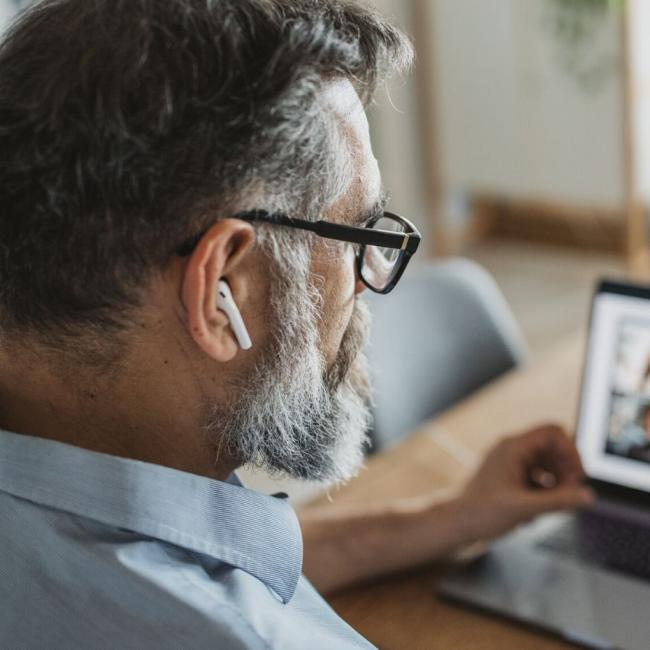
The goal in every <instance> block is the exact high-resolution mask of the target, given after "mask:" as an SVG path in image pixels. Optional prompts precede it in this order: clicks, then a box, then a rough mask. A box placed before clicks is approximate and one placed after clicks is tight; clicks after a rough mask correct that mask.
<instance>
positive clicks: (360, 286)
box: [354, 264, 368, 296]
mask: <svg viewBox="0 0 650 650" xmlns="http://www.w3.org/2000/svg"><path fill="white" fill-rule="evenodd" d="M354 277H355V283H354V293H355V295H357V296H358V295H359V294H360V293H362V292H364V291H365V290H366V289H367V288H368V287H367V286H366V285H365V284H364V282H363V280H362V279H361V278H360V277H359V269H358V268H357V265H356V264H355V265H354Z"/></svg>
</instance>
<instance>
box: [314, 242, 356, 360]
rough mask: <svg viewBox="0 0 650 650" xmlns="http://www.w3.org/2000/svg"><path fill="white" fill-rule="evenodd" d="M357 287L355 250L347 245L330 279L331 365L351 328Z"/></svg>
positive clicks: (327, 330) (327, 347)
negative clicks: (345, 334) (346, 331)
mask: <svg viewBox="0 0 650 650" xmlns="http://www.w3.org/2000/svg"><path fill="white" fill-rule="evenodd" d="M355 286H356V272H355V259H354V250H353V249H352V247H351V246H347V247H346V250H345V252H344V251H341V257H340V258H339V259H338V260H337V263H336V264H332V274H331V276H330V278H329V279H328V285H327V293H326V300H325V303H324V305H323V306H324V318H323V325H324V331H323V332H322V335H323V343H324V349H323V351H324V353H325V356H326V359H327V362H328V364H330V363H332V362H333V361H334V359H335V358H336V355H337V353H338V350H339V348H340V346H341V340H342V339H343V335H344V333H345V330H346V329H347V327H348V325H349V323H350V318H351V316H352V310H353V309H354V297H355Z"/></svg>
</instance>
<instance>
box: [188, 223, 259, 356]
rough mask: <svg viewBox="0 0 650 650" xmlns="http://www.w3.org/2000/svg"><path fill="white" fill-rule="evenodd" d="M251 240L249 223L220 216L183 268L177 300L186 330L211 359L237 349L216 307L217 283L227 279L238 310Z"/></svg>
mask: <svg viewBox="0 0 650 650" xmlns="http://www.w3.org/2000/svg"><path fill="white" fill-rule="evenodd" d="M254 242H255V231H254V229H253V227H252V226H251V225H250V224H249V223H246V222H245V221H241V220H239V219H224V220H222V221H219V222H218V223H216V224H215V225H214V226H212V228H210V230H208V231H207V232H206V233H205V234H204V235H203V237H202V238H201V241H200V242H199V243H198V245H197V246H196V248H195V249H194V252H193V253H192V255H191V256H190V258H189V259H188V261H187V265H186V267H185V272H184V276H183V282H182V290H181V292H182V295H181V299H182V301H183V305H184V307H185V310H186V313H187V323H188V328H189V333H190V335H191V336H192V338H193V339H194V341H195V342H196V344H197V345H198V346H199V347H200V348H201V349H202V350H203V351H204V352H205V353H206V354H208V355H209V356H210V357H212V358H213V359H214V360H215V361H221V362H226V361H230V360H231V359H232V358H233V357H234V356H235V355H236V354H237V352H238V351H239V344H238V343H237V338H236V337H235V335H234V333H233V331H232V329H231V327H230V321H229V320H228V316H226V314H225V313H224V312H223V311H221V310H219V309H217V291H218V283H219V280H221V279H223V278H225V279H227V280H228V284H229V285H230V290H231V292H232V296H233V299H234V300H235V303H236V304H237V305H238V307H239V308H240V309H241V308H242V304H243V303H244V301H245V299H246V296H247V295H248V291H249V288H250V287H249V286H248V285H249V280H248V277H247V276H246V273H243V272H242V271H243V269H242V262H243V261H244V259H245V258H246V256H247V255H248V253H249V252H250V249H251V247H252V246H253V243H254Z"/></svg>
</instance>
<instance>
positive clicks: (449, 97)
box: [0, 0, 650, 415]
mask: <svg viewBox="0 0 650 650" xmlns="http://www.w3.org/2000/svg"><path fill="white" fill-rule="evenodd" d="M372 1H373V2H374V4H375V5H376V6H377V7H378V8H379V9H380V10H381V11H382V12H383V13H384V14H386V15H388V16H389V17H392V18H393V20H394V21H395V22H396V23H398V24H399V25H401V26H402V27H403V28H404V29H405V30H406V31H407V32H408V33H409V34H410V35H411V36H412V38H413V41H414V43H415V48H416V52H417V61H416V66H415V68H414V70H413V72H412V73H411V74H410V75H409V76H408V77H407V78H405V79H395V80H393V81H392V82H391V83H390V84H389V85H388V87H386V88H383V89H381V91H380V92H379V94H378V96H377V99H376V101H375V103H374V104H373V105H372V106H371V107H370V108H369V111H368V112H369V119H370V122H371V129H372V135H373V141H374V146H375V152H376V154H377V157H378V159H379V162H380V166H381V168H382V171H383V178H384V185H385V187H386V189H387V190H388V191H389V193H390V194H391V196H392V198H391V203H390V206H391V209H392V210H393V211H395V212H398V213H402V214H404V215H405V216H407V217H409V218H410V219H412V220H413V221H415V222H416V224H417V225H418V227H419V228H420V229H421V231H422V233H423V235H424V241H423V245H422V247H421V249H420V250H421V253H418V256H417V259H416V262H415V264H416V265H419V266H420V267H421V268H422V267H424V266H426V265H427V264H429V263H432V262H435V261H440V260H445V259H448V258H452V257H458V256H461V257H465V258H469V259H470V260H473V261H475V262H477V263H478V264H480V265H481V266H482V267H483V268H484V269H486V270H487V271H488V272H489V273H490V274H491V275H492V276H493V277H494V278H495V280H496V283H497V285H498V287H499V288H500V290H501V292H502V293H503V295H504V296H505V298H506V301H507V303H508V304H509V306H510V309H511V310H512V312H513V313H514V316H515V319H516V321H517V322H518V323H519V325H520V326H521V330H522V332H523V335H524V339H525V340H526V342H527V345H528V350H529V352H528V354H529V355H530V357H532V358H533V359H535V358H539V357H541V356H543V355H544V353H545V351H547V350H549V349H550V348H551V347H552V346H553V345H555V344H556V343H557V342H558V341H559V340H562V339H563V338H564V337H567V336H570V335H571V334H572V333H574V332H576V331H577V330H581V329H582V330H584V329H585V327H586V322H587V318H588V311H589V302H590V297H591V293H592V290H593V287H594V284H595V282H596V280H597V279H598V278H600V277H602V276H610V277H630V278H635V279H638V280H642V281H647V280H648V279H649V278H650V255H649V250H648V236H647V230H648V206H650V38H648V35H650V2H649V1H648V0H481V1H478V0H372ZM25 4H26V3H25V2H20V0H0V30H1V29H2V27H3V25H6V24H7V21H8V20H9V19H10V16H11V15H12V14H13V13H14V12H15V11H16V10H18V9H19V8H20V7H21V6H23V5H25ZM398 293H399V291H396V292H395V294H398ZM386 304H387V303H386ZM435 335H436V333H435V332H431V333H430V337H431V338H432V339H433V337H434V336H435ZM479 336H480V335H479ZM516 356H517V355H516V354H514V356H513V361H512V365H517V364H518V363H519V360H518V359H517V358H515V357H516ZM509 363H510V362H509ZM497 374H498V373H495V374H494V376H497ZM477 386H478V384H477ZM469 392H470V389H469V388H468V389H466V390H465V389H463V391H459V392H458V394H457V395H456V397H455V399H459V398H461V397H462V396H464V395H466V394H468V393H469ZM450 403H451V402H450V401H448V402H445V404H444V405H448V404H450ZM444 405H443V404H442V402H441V405H440V408H442V406H444ZM432 413H433V411H431V412H430V413H428V415H431V414H432Z"/></svg>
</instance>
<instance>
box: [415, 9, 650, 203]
mask: <svg viewBox="0 0 650 650" xmlns="http://www.w3.org/2000/svg"><path fill="white" fill-rule="evenodd" d="M424 1H428V2H432V3H433V6H432V10H433V11H432V16H433V24H432V25H431V33H432V39H433V46H434V47H433V57H434V61H433V65H434V69H435V75H436V81H437V83H436V88H435V97H436V105H437V112H438V120H439V121H438V129H437V131H438V134H439V147H440V150H439V156H440V164H441V172H442V175H443V182H444V184H445V185H446V186H447V187H449V188H450V189H459V188H460V189H469V190H473V191H485V192H494V193H503V194H506V195H507V196H510V197H516V198H527V199H546V200H554V201H561V202H567V203H573V204H585V205H589V206H599V207H605V208H616V207H617V206H620V205H621V203H622V201H623V196H624V194H623V191H624V187H623V173H624V172H623V128H622V115H623V113H622V108H623V107H622V80H621V76H620V74H619V75H614V76H613V77H612V78H611V79H610V81H609V82H608V83H607V84H606V85H605V86H604V87H603V88H602V89H600V91H598V92H595V93H590V92H588V91H586V90H585V89H584V88H582V87H581V86H580V85H579V84H577V83H576V81H575V80H574V79H573V78H571V77H570V76H568V75H567V74H566V73H565V72H564V71H563V70H562V69H561V68H560V67H559V66H558V62H557V58H556V52H555V50H554V49H553V43H552V39H551V38H550V35H549V31H548V27H547V26H545V24H544V13H543V12H544V10H545V8H548V4H547V3H546V0H526V1H525V2H522V1H521V0H489V1H487V2H486V1H483V2H477V1H476V0H424ZM641 1H642V2H643V1H644V0H641ZM599 39H600V41H599V45H598V46H599V47H602V48H606V49H607V48H610V49H612V50H616V49H617V48H620V32H619V24H618V22H617V20H616V18H612V19H611V20H609V21H608V22H607V23H606V24H605V25H604V27H603V29H602V30H601V32H600V33H599Z"/></svg>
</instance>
